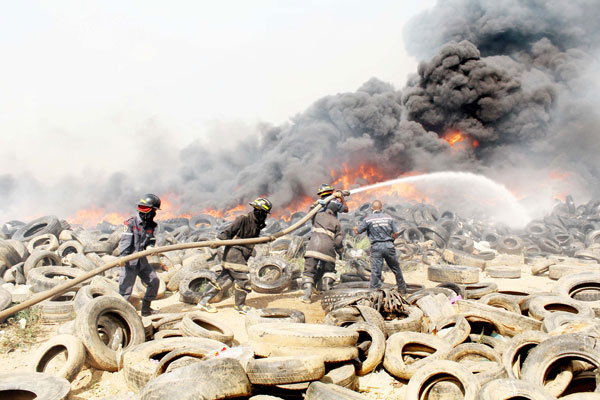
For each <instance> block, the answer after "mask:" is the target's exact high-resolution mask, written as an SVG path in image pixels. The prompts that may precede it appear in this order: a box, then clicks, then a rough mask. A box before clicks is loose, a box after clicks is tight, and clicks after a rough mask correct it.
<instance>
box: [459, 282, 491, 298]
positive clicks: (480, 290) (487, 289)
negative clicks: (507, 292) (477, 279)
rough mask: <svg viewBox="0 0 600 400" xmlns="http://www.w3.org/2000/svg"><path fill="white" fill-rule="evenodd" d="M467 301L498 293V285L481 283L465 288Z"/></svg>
mask: <svg viewBox="0 0 600 400" xmlns="http://www.w3.org/2000/svg"><path fill="white" fill-rule="evenodd" d="M463 288H464V290H465V296H466V298H467V299H480V298H482V297H483V296H485V295H486V294H490V293H495V292H497V291H498V285H497V284H496V283H495V282H481V283H475V284H471V285H466V286H464V287H463Z"/></svg>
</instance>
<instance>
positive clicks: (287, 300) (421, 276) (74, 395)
mask: <svg viewBox="0 0 600 400" xmlns="http://www.w3.org/2000/svg"><path fill="white" fill-rule="evenodd" d="M497 263H498V264H502V263H501V262H497ZM521 268H522V277H521V278H520V279H492V278H489V277H487V275H486V274H485V272H482V273H481V274H480V282H489V281H495V282H496V283H497V284H498V288H499V290H523V291H527V292H542V291H549V290H551V289H552V287H553V285H554V283H555V281H552V280H550V279H548V278H547V275H546V274H544V275H542V276H532V275H531V273H530V269H531V268H530V266H528V265H522V267H521ZM426 271H427V269H426V266H425V265H422V266H421V267H419V268H418V269H417V270H416V271H410V272H405V273H404V276H405V279H406V281H407V282H408V283H419V284H423V285H425V286H426V287H431V286H436V285H437V284H436V283H434V282H430V281H429V280H428V279H427V272H426ZM384 276H385V280H386V281H387V282H394V280H393V275H392V274H391V273H389V272H387V273H385V274H384ZM300 297H301V292H300V291H294V292H287V293H283V294H279V295H267V294H260V293H251V294H250V295H249V296H248V301H247V304H248V305H249V306H251V307H256V308H266V307H284V308H295V309H298V310H300V311H302V312H303V313H304V314H305V315H306V322H307V323H321V322H322V321H323V319H324V317H325V312H324V311H323V309H322V308H321V304H320V301H316V302H314V303H312V304H304V303H302V302H301V301H300ZM313 298H314V296H313ZM215 306H216V307H217V308H218V310H219V311H218V313H216V314H211V315H212V316H215V317H216V318H219V319H220V320H221V322H223V323H225V324H227V325H228V326H230V327H231V328H232V329H233V331H234V332H235V339H234V340H235V342H236V343H238V344H244V343H245V342H246V340H247V336H246V330H245V327H244V316H242V315H240V314H238V313H237V312H236V311H234V310H233V299H231V298H230V299H227V300H225V301H222V302H221V303H218V304H215ZM153 307H154V308H157V309H159V310H160V311H162V312H185V311H193V310H196V308H195V307H194V306H192V305H189V304H184V303H180V302H179V294H178V293H175V294H169V295H167V297H165V298H163V299H161V300H157V301H155V302H153ZM57 329H58V325H45V326H44V330H43V334H41V335H40V336H39V337H38V339H39V340H38V343H42V342H43V341H45V340H47V338H49V337H51V336H53V335H54V334H56V330H57ZM36 347H37V346H36V345H34V346H32V347H31V348H29V349H26V350H22V349H17V350H15V351H13V352H11V353H9V354H3V355H0V363H1V364H2V369H1V370H2V372H13V371H28V370H31V368H32V363H33V360H32V354H33V351H34V350H35V348H36ZM57 362H58V361H57ZM360 388H361V389H362V390H368V391H369V392H367V393H365V394H366V395H367V396H368V397H369V398H372V399H402V398H403V397H404V396H403V392H404V391H403V385H402V384H401V383H399V382H397V381H396V380H395V379H393V378H392V377H390V376H389V375H388V374H387V373H386V372H385V371H384V370H383V369H382V368H381V371H379V372H377V373H373V374H370V375H367V376H366V377H362V378H361V379H360ZM125 394H130V395H131V396H132V397H133V396H134V393H132V392H131V391H130V390H129V389H128V388H127V385H126V383H125V380H124V377H123V372H122V371H120V372H114V373H111V372H103V371H92V370H89V369H87V368H84V369H83V370H82V371H81V372H80V373H79V375H78V376H77V377H76V378H75V379H74V380H73V382H72V384H71V393H70V395H69V397H68V398H69V399H73V400H77V399H97V398H103V397H107V396H112V395H125Z"/></svg>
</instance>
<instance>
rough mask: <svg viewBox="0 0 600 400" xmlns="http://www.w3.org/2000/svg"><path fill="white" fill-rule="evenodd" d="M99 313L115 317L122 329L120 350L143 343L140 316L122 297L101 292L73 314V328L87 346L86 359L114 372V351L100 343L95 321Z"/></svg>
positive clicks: (115, 354) (92, 364) (115, 364)
mask: <svg viewBox="0 0 600 400" xmlns="http://www.w3.org/2000/svg"><path fill="white" fill-rule="evenodd" d="M103 316H106V317H107V318H111V319H113V320H115V321H116V322H117V323H118V324H119V325H121V326H122V329H124V330H125V333H126V334H125V337H124V343H125V345H124V346H123V349H124V350H126V349H128V348H130V347H133V346H135V345H137V344H140V343H143V342H144V341H145V339H146V334H145V332H144V325H143V324H142V320H141V318H140V317H139V315H138V314H137V313H136V311H135V309H134V308H133V307H132V306H131V305H130V304H129V303H127V302H126V301H125V300H123V299H118V298H115V297H107V296H101V297H98V298H95V299H93V300H92V301H90V302H89V303H88V304H87V305H86V306H85V307H84V308H83V309H82V310H81V312H79V313H78V314H77V318H76V319H75V332H76V333H77V336H78V337H79V338H80V339H81V340H82V342H83V345H84V346H85V348H86V350H87V353H88V363H89V364H90V365H91V366H92V367H93V368H96V369H100V370H103V371H110V372H114V371H117V370H118V368H119V364H118V360H117V352H116V351H115V350H113V349H112V348H110V347H108V346H107V345H106V344H104V342H103V341H102V339H101V338H100V336H99V334H98V329H97V321H98V320H99V319H100V317H103Z"/></svg>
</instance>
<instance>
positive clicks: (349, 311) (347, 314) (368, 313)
mask: <svg viewBox="0 0 600 400" xmlns="http://www.w3.org/2000/svg"><path fill="white" fill-rule="evenodd" d="M355 322H366V323H369V324H371V325H373V326H375V327H376V328H377V329H379V330H380V331H382V332H383V331H384V330H385V324H384V321H383V317H382V316H381V314H379V312H377V310H374V309H372V308H370V307H366V306H348V307H342V308H337V309H335V310H332V311H330V312H329V313H328V314H327V315H326V316H325V321H323V323H324V324H326V325H333V326H341V327H347V326H348V325H352V324H353V323H355Z"/></svg>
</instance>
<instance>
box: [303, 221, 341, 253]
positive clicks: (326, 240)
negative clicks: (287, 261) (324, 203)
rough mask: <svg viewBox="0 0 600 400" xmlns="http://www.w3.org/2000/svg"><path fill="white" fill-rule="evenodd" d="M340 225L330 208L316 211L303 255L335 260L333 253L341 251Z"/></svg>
mask: <svg viewBox="0 0 600 400" xmlns="http://www.w3.org/2000/svg"><path fill="white" fill-rule="evenodd" d="M342 239H343V235H342V227H341V225H340V221H338V219H337V218H336V216H335V214H334V213H333V211H331V210H326V211H324V212H322V213H317V215H316V216H315V218H314V220H313V228H312V234H311V237H310V240H309V242H308V245H307V247H306V252H305V253H304V257H313V258H317V259H319V260H323V261H327V262H335V253H336V252H341V251H342Z"/></svg>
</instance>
